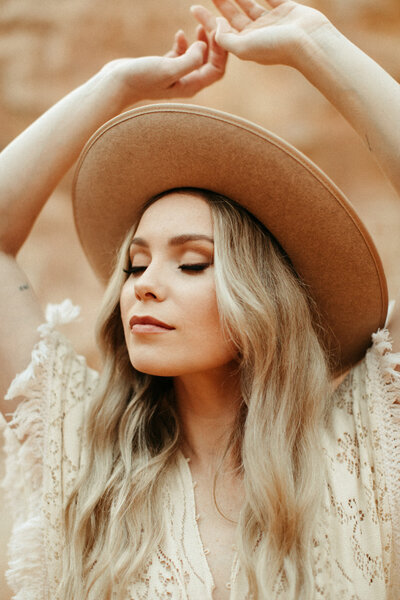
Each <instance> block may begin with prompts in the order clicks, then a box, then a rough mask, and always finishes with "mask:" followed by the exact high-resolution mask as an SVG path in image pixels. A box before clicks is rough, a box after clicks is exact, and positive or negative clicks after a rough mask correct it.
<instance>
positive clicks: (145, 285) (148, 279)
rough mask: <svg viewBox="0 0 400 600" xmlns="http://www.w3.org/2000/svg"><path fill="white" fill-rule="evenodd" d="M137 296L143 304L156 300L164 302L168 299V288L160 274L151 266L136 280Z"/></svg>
mask: <svg viewBox="0 0 400 600" xmlns="http://www.w3.org/2000/svg"><path fill="white" fill-rule="evenodd" d="M134 289H135V296H136V298H137V300H140V301H141V302H143V301H145V300H156V301H157V302H162V301H163V300H165V297H166V286H165V284H164V283H163V282H162V281H161V277H160V274H159V273H158V274H157V270H156V269H153V268H152V267H151V266H149V267H147V269H146V270H145V271H144V272H143V273H142V274H141V275H140V276H139V277H138V278H137V279H136V280H135V283H134Z"/></svg>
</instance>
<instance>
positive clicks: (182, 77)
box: [0, 26, 226, 412]
mask: <svg viewBox="0 0 400 600" xmlns="http://www.w3.org/2000/svg"><path fill="white" fill-rule="evenodd" d="M197 38H198V39H197V40H196V42H194V43H193V44H192V45H191V46H189V45H188V42H187V40H186V37H185V35H184V33H183V32H181V31H180V32H178V33H177V34H176V37H175V42H174V46H173V49H172V50H171V52H169V53H168V54H167V55H166V56H164V57H157V56H152V57H143V58H137V59H121V60H117V61H113V62H111V63H109V64H108V65H106V66H105V67H104V68H103V69H102V70H101V71H100V72H99V73H97V74H96V75H95V76H94V77H92V78H91V79H90V80H89V81H87V82H86V83H84V84H83V85H82V86H80V87H79V88H77V89H76V90H74V91H73V92H72V93H70V94H69V95H68V96H66V97H65V98H63V99H62V100H61V101H60V102H58V103H57V104H56V105H55V106H53V107H52V108H51V109H50V110H49V111H47V112H46V113H45V114H44V115H43V116H42V117H40V118H39V119H38V120H37V121H36V122H35V123H33V124H32V125H31V126H30V127H29V128H28V129H27V130H26V131H24V132H23V133H22V134H21V135H20V136H19V137H18V138H16V139H15V140H14V141H13V142H12V143H11V144H10V145H9V146H8V147H7V148H6V149H5V150H4V151H3V152H2V153H1V155H0V273H1V286H0V314H1V319H0V353H1V365H2V368H1V370H0V373H1V374H0V398H1V399H2V398H3V396H4V392H5V390H6V388H7V386H8V384H9V382H10V380H11V379H12V377H13V376H14V375H15V374H16V373H17V372H18V371H20V370H21V369H23V368H24V367H25V366H26V363H27V360H28V358H29V355H30V352H31V349H32V346H33V344H34V342H35V341H36V338H37V332H36V329H37V326H38V325H39V324H40V322H41V321H42V314H41V309H40V307H39V306H38V303H37V300H36V298H35V295H34V293H33V291H32V290H31V288H30V285H29V283H28V280H27V277H26V275H25V273H23V272H22V270H21V269H20V268H19V267H18V265H17V262H16V259H15V258H16V255H17V252H18V250H19V249H20V248H21V246H22V244H23V243H24V241H25V239H26V238H27V236H28V235H29V232H30V230H31V228H32V226H33V224H34V222H35V220H36V217H37V216H38V214H39V212H40V210H41V208H42V207H43V205H44V203H45V202H46V200H47V198H48V197H49V195H50V194H51V192H52V191H53V189H54V188H55V186H56V185H57V183H58V182H59V180H60V179H61V178H62V177H63V175H64V174H65V173H66V171H67V170H68V169H69V168H70V167H71V166H72V164H73V163H74V161H75V160H76V158H77V157H78V155H79V153H80V151H81V149H82V147H83V146H84V144H85V142H86V141H87V139H88V138H89V137H90V135H91V134H92V133H93V132H94V131H96V129H97V128H98V127H100V126H101V125H102V124H103V123H104V122H105V121H107V120H108V119H110V118H112V117H114V116H115V115H117V114H118V113H119V112H121V111H122V110H124V109H125V108H127V107H129V106H130V105H132V104H134V103H135V102H138V101H141V100H153V99H161V98H173V97H190V96H192V95H194V94H195V93H196V92H198V91H199V90H201V89H202V88H204V87H206V86H207V85H210V84H211V83H213V82H214V81H216V80H218V79H219V78H220V77H222V75H223V73H224V70H225V63H226V52H225V51H223V50H222V49H221V48H220V47H219V46H218V45H217V44H216V43H215V41H214V38H213V36H210V37H209V36H207V34H206V33H205V31H204V28H203V27H201V26H200V27H199V29H198V33H197ZM0 408H1V409H2V411H3V412H12V410H13V409H14V408H15V407H12V406H9V405H8V404H5V403H4V402H2V401H0Z"/></svg>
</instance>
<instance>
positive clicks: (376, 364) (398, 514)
mask: <svg viewBox="0 0 400 600" xmlns="http://www.w3.org/2000/svg"><path fill="white" fill-rule="evenodd" d="M372 340H373V345H372V348H370V350H369V351H368V352H367V356H366V367H367V375H366V390H367V395H368V399H369V402H370V405H371V406H372V412H373V413H374V415H375V424H376V428H377V430H378V435H379V440H380V443H379V446H378V447H377V449H376V451H377V453H378V454H379V455H380V458H381V461H382V465H383V469H384V472H385V479H386V486H387V492H388V498H389V502H390V505H391V515H392V524H393V552H392V554H393V556H392V564H393V565H396V567H395V568H394V569H393V571H394V572H393V576H394V581H393V584H394V586H395V588H396V589H397V590H400V569H399V564H400V372H399V371H398V370H396V367H398V366H399V365H400V353H393V352H392V343H391V339H390V334H389V332H388V330H387V329H384V330H381V331H378V332H377V333H376V334H374V335H373V336H372Z"/></svg>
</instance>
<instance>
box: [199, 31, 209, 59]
mask: <svg viewBox="0 0 400 600" xmlns="http://www.w3.org/2000/svg"><path fill="white" fill-rule="evenodd" d="M196 37H197V41H198V42H204V43H205V44H206V52H205V53H204V62H205V63H206V62H207V60H208V54H209V49H210V42H209V39H208V36H207V32H206V30H205V29H204V27H203V26H202V25H199V26H198V27H197V30H196Z"/></svg>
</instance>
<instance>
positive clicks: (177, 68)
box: [166, 41, 207, 83]
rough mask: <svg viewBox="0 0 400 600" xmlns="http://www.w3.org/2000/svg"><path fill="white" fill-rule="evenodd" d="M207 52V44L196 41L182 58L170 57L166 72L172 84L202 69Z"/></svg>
mask: <svg viewBox="0 0 400 600" xmlns="http://www.w3.org/2000/svg"><path fill="white" fill-rule="evenodd" d="M206 51H207V47H206V44H204V42H199V41H196V42H194V43H193V44H192V45H191V46H189V48H188V49H187V51H186V52H185V54H182V56H177V57H176V58H174V57H168V58H167V61H168V63H167V69H166V70H167V74H168V78H169V79H171V80H172V83H173V82H174V81H177V80H178V79H180V78H181V77H184V76H185V75H187V74H188V73H191V72H192V71H194V70H195V69H198V68H199V67H201V66H202V65H203V64H204V55H205V52H206Z"/></svg>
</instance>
